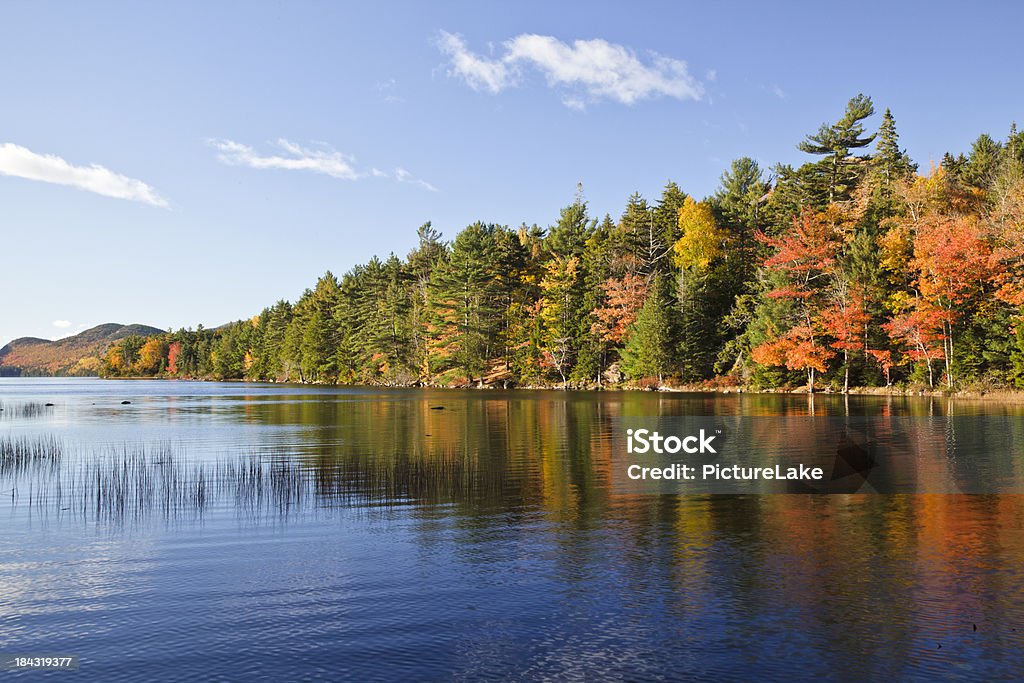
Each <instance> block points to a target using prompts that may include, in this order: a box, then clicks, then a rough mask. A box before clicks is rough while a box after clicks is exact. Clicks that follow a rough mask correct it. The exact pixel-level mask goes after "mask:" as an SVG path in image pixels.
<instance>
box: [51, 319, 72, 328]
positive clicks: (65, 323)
mask: <svg viewBox="0 0 1024 683" xmlns="http://www.w3.org/2000/svg"><path fill="white" fill-rule="evenodd" d="M53 326H54V327H57V328H60V329H62V330H66V329H67V328H69V327H71V321H70V320H54V321H53Z"/></svg>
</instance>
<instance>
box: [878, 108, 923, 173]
mask: <svg viewBox="0 0 1024 683" xmlns="http://www.w3.org/2000/svg"><path fill="white" fill-rule="evenodd" d="M899 140H900V136H899V133H897V132H896V120H895V119H894V118H893V115H892V112H891V111H890V110H889V109H888V108H886V110H885V113H884V114H883V115H882V125H881V126H879V128H878V143H877V145H876V147H875V157H874V159H873V166H874V169H875V171H876V173H877V174H878V176H879V179H880V184H881V185H882V187H884V188H885V189H886V191H889V190H890V188H892V186H893V184H894V183H896V182H897V181H899V180H903V179H905V178H907V177H908V176H910V175H911V174H913V173H914V172H915V171H916V170H917V165H916V164H914V163H913V162H911V161H910V157H909V156H908V155H907V153H906V151H904V150H901V149H900V144H899Z"/></svg>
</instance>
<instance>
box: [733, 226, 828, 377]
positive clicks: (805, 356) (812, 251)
mask: <svg viewBox="0 0 1024 683" xmlns="http://www.w3.org/2000/svg"><path fill="white" fill-rule="evenodd" d="M756 236H757V239H758V240H759V241H760V242H763V243H764V244H767V245H768V246H770V247H772V248H774V250H775V252H774V253H773V254H772V255H771V256H769V257H768V258H767V259H765V261H764V267H765V268H766V269H768V270H770V271H775V272H776V273H779V274H781V275H782V276H783V278H782V280H781V282H780V284H778V285H777V286H776V287H775V288H774V289H772V290H771V291H769V292H768V296H769V297H770V298H773V299H784V300H788V301H790V302H791V303H792V304H793V306H794V310H795V311H796V316H795V317H796V319H795V320H794V321H792V322H793V324H792V325H791V326H790V328H789V329H788V330H787V331H784V332H782V333H781V334H778V335H776V336H775V337H774V338H772V339H769V340H767V341H766V342H764V343H763V344H761V345H759V346H757V347H755V348H754V349H752V350H751V355H752V357H753V359H754V361H756V362H758V363H761V364H763V365H784V366H785V367H787V368H789V369H790V370H803V371H805V372H806V373H807V391H809V392H813V391H814V378H815V373H817V372H825V371H826V370H827V369H828V362H829V360H831V358H832V357H833V355H834V350H833V349H832V348H831V347H830V345H828V344H827V343H826V342H825V340H824V339H823V338H822V337H823V335H824V334H825V332H826V330H825V325H824V323H825V318H824V316H823V314H824V311H825V310H826V309H827V308H828V299H827V296H826V292H827V286H828V285H829V283H830V282H831V280H832V279H833V277H834V275H835V267H836V253H837V252H838V249H839V246H840V244H841V240H840V235H839V233H838V231H837V230H836V228H835V225H834V224H833V223H832V222H830V221H828V220H826V219H825V217H824V216H821V215H815V214H814V213H812V212H810V211H804V212H803V213H802V215H801V216H799V217H795V218H794V219H793V227H792V229H791V230H789V231H787V232H785V233H783V234H782V235H779V236H777V237H772V236H769V235H765V234H764V233H761V232H758V233H757V235H756Z"/></svg>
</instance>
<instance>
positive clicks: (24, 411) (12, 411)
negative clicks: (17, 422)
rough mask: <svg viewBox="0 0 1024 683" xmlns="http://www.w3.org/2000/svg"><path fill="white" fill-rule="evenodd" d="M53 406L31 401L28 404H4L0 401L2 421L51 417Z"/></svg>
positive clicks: (0, 418)
mask: <svg viewBox="0 0 1024 683" xmlns="http://www.w3.org/2000/svg"><path fill="white" fill-rule="evenodd" d="M52 409H53V404H47V403H40V402H38V401H30V402H27V403H4V402H3V401H0V420H3V419H8V420H11V419H22V418H24V419H31V418H35V417H42V416H44V415H49V414H50V413H51V412H52Z"/></svg>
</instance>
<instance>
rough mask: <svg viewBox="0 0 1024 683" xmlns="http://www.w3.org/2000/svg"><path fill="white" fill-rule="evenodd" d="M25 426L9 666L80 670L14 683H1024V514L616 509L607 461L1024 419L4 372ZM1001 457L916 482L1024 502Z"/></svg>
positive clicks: (945, 463)
mask: <svg viewBox="0 0 1024 683" xmlns="http://www.w3.org/2000/svg"><path fill="white" fill-rule="evenodd" d="M124 402H127V403H124ZM46 403H52V404H53V405H52V406H46V405H45V404H46ZM0 407H2V408H3V409H4V410H3V412H0V446H2V444H3V443H6V444H7V446H6V448H7V451H6V455H5V456H4V457H5V459H4V460H3V467H2V468H0V520H2V521H0V528H2V529H3V531H4V533H3V535H2V537H0V653H2V654H5V655H9V654H18V653H25V654H46V653H51V654H62V655H75V656H78V657H79V658H80V660H79V661H80V668H79V670H78V672H77V673H74V674H68V673H67V672H60V671H56V672H49V673H43V672H19V673H18V674H13V676H14V677H33V676H38V677H48V676H58V677H59V676H71V677H73V678H76V679H80V680H97V681H126V680H197V679H199V680H203V679H223V680H236V679H237V680H256V679H266V680H275V681H279V680H289V679H323V680H353V681H372V680H479V679H502V680H504V679H515V680H536V679H549V678H557V679H567V680H602V679H626V680H664V679H667V680H678V679H696V680H701V679H715V680H735V679H749V678H757V679H761V680H768V679H777V680H811V679H838V680H844V679H856V680H863V679H920V680H925V679H933V678H935V677H944V678H953V679H956V678H960V679H964V680H977V679H987V680H992V679H1019V678H1020V676H1021V672H1024V649H1022V645H1024V496H1022V495H1019V494H1017V493H1000V494H995V493H991V494H987V495H986V494H981V495H946V494H942V493H927V492H926V493H892V494H879V493H854V494H847V493H838V494H835V493H834V494H812V495H792V494H764V495H759V494H738V495H712V494H694V495H677V494H653V493H644V492H621V491H618V490H617V489H616V487H615V486H613V480H614V479H615V476H616V474H615V472H614V471H613V469H614V467H615V465H614V463H615V459H614V455H613V454H612V450H613V448H612V438H613V437H612V434H613V428H614V427H613V424H614V421H615V420H616V419H619V418H624V417H632V418H644V417H657V416H751V417H753V416H761V417H763V416H791V417H792V416H805V415H808V414H809V413H813V414H814V415H815V416H836V417H843V416H907V417H911V416H921V417H928V418H929V419H933V420H934V419H939V420H944V419H946V418H950V416H956V417H958V418H963V417H989V418H998V419H999V420H1001V422H999V423H998V424H1002V425H1007V427H1006V429H1008V430H1015V429H1018V428H1019V427H1020V425H1022V424H1024V406H1015V405H1004V404H999V403H982V402H974V403H971V402H956V403H954V402H950V401H947V400H939V399H927V398H892V397H848V398H844V397H841V396H816V397H814V398H813V403H809V399H808V397H807V396H804V395H697V394H666V393H638V392H634V393H630V392H621V393H620V392H604V393H562V392H557V391H548V392H528V391H507V392H502V391H454V390H452V391H445V390H425V389H409V390H397V389H394V390H385V389H368V388H328V387H309V386H284V385H255V384H242V383H191V382H158V381H102V380H95V379H9V378H8V379H0ZM998 431H1000V432H1004V429H1003V428H1002V427H1000V428H999V430H998ZM1014 433H1015V432H1014ZM1022 433H1024V432H1022ZM1003 436H1005V433H1004V434H1003ZM5 440H6V441H5ZM928 443H931V442H928ZM985 443H988V442H986V441H984V440H981V441H978V440H974V441H972V440H970V439H967V440H964V439H961V440H960V441H958V442H957V443H956V444H955V448H954V447H950V448H948V449H945V450H943V452H942V453H936V452H935V450H934V448H933V447H932V446H930V445H925V446H922V447H920V448H918V449H916V450H915V452H914V455H913V458H914V459H915V461H917V462H918V464H919V465H920V468H919V471H920V472H921V473H922V475H921V480H920V481H922V482H923V485H926V487H927V486H930V485H931V482H932V480H933V478H938V479H942V480H943V481H945V480H946V479H950V480H951V481H952V480H956V479H957V477H958V476H960V475H958V474H957V472H959V471H960V470H959V469H958V468H960V467H961V466H969V467H970V468H972V469H971V472H970V476H969V477H967V476H965V477H962V478H963V479H964V480H965V481H969V482H981V483H982V484H984V483H985V482H988V481H990V480H991V481H997V480H998V481H999V482H1001V486H1002V488H1001V489H1000V490H1003V491H1015V490H1016V491H1020V490H1024V460H1022V459H1021V457H1020V454H1019V452H1018V451H1016V450H1012V449H1011V450H1005V449H1003V448H1001V447H1000V448H993V447H989V446H985V445H984V444H985ZM972 444H982V445H973V446H972ZM19 449H20V450H19ZM40 449H43V450H40ZM44 451H45V452H44ZM965 463H966V465H965ZM954 483H955V481H954ZM939 488H941V487H939ZM936 490H939V489H936ZM942 490H946V489H942ZM971 490H974V489H971ZM8 675H12V674H8Z"/></svg>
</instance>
